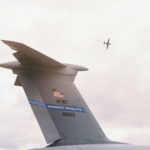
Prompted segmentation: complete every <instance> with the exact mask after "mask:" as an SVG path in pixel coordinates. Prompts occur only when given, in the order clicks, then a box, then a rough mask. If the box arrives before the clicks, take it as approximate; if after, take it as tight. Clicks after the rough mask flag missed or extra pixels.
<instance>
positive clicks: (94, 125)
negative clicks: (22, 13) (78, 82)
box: [0, 40, 150, 150]
mask: <svg viewBox="0 0 150 150" xmlns="http://www.w3.org/2000/svg"><path fill="white" fill-rule="evenodd" d="M3 42H4V43H5V44H6V45H8V46H9V47H10V48H11V49H13V50H14V51H15V53H14V54H13V55H14V56H15V57H16V58H17V60H18V61H14V62H8V63H3V64H0V67H3V68H7V69H12V70H13V73H14V74H17V77H16V81H15V83H14V85H16V86H22V87H23V89H24V91H25V93H26V96H27V99H28V102H29V103H30V105H31V108H32V110H33V113H34V115H35V117H36V119H37V121H38V123H39V126H40V128H41V130H42V133H43V135H44V137H45V140H46V142H47V144H48V145H47V146H46V147H44V148H35V149H34V150H38V149H41V150H150V147H148V146H135V145H131V144H126V143H122V142H116V141H112V140H110V139H109V138H107V136H106V135H105V133H104V132H103V130H102V128H101V127H100V125H99V124H98V122H97V121H96V119H95V118H94V116H93V115H92V113H91V111H90V109H89V108H88V106H87V104H86V103H85V101H84V100H83V98H82V96H81V95H80V93H79V91H78V90H77V88H76V86H75V84H74V80H75V77H76V75H77V73H78V71H86V70H88V69H87V68H85V67H81V66H77V65H71V64H64V63H60V62H58V61H56V60H54V59H52V58H50V57H48V56H46V55H44V54H42V53H40V52H38V51H36V50H34V49H33V48H31V47H28V46H26V45H24V44H22V43H18V42H13V41H6V40H3Z"/></svg>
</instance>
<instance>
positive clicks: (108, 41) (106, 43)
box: [104, 38, 111, 50]
mask: <svg viewBox="0 0 150 150" xmlns="http://www.w3.org/2000/svg"><path fill="white" fill-rule="evenodd" d="M104 45H106V49H107V50H108V48H109V45H111V43H110V38H108V40H107V42H105V41H104Z"/></svg>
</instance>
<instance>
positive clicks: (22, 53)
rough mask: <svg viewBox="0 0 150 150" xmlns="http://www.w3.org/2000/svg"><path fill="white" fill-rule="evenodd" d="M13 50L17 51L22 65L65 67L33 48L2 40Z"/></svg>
mask: <svg viewBox="0 0 150 150" xmlns="http://www.w3.org/2000/svg"><path fill="white" fill-rule="evenodd" d="M2 42H4V43H5V44H6V45H8V46H9V47H10V48H11V49H13V50H15V51H17V52H16V53H14V56H15V57H16V58H17V60H18V61H19V62H20V63H21V64H32V65H41V66H50V67H63V66H64V65H63V64H62V63H60V62H58V61H56V60H54V59H52V58H50V57H48V56H46V55H44V54H42V53H40V52H38V51H36V50H34V49H32V48H31V47H29V46H27V45H25V44H22V43H18V42H13V41H7V40H2Z"/></svg>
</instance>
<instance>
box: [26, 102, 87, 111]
mask: <svg viewBox="0 0 150 150" xmlns="http://www.w3.org/2000/svg"><path fill="white" fill-rule="evenodd" d="M29 103H30V104H34V105H38V106H42V107H45V108H49V109H56V110H66V111H75V112H86V110H85V108H81V107H73V106H61V105H51V104H44V103H42V102H38V101H35V100H29Z"/></svg>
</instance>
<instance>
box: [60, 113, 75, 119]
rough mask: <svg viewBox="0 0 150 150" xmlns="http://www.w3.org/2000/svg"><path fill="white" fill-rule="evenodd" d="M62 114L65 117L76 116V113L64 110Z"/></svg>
mask: <svg viewBox="0 0 150 150" xmlns="http://www.w3.org/2000/svg"><path fill="white" fill-rule="evenodd" d="M62 115H63V116H65V117H72V118H73V117H75V113H71V112H63V113H62Z"/></svg>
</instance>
